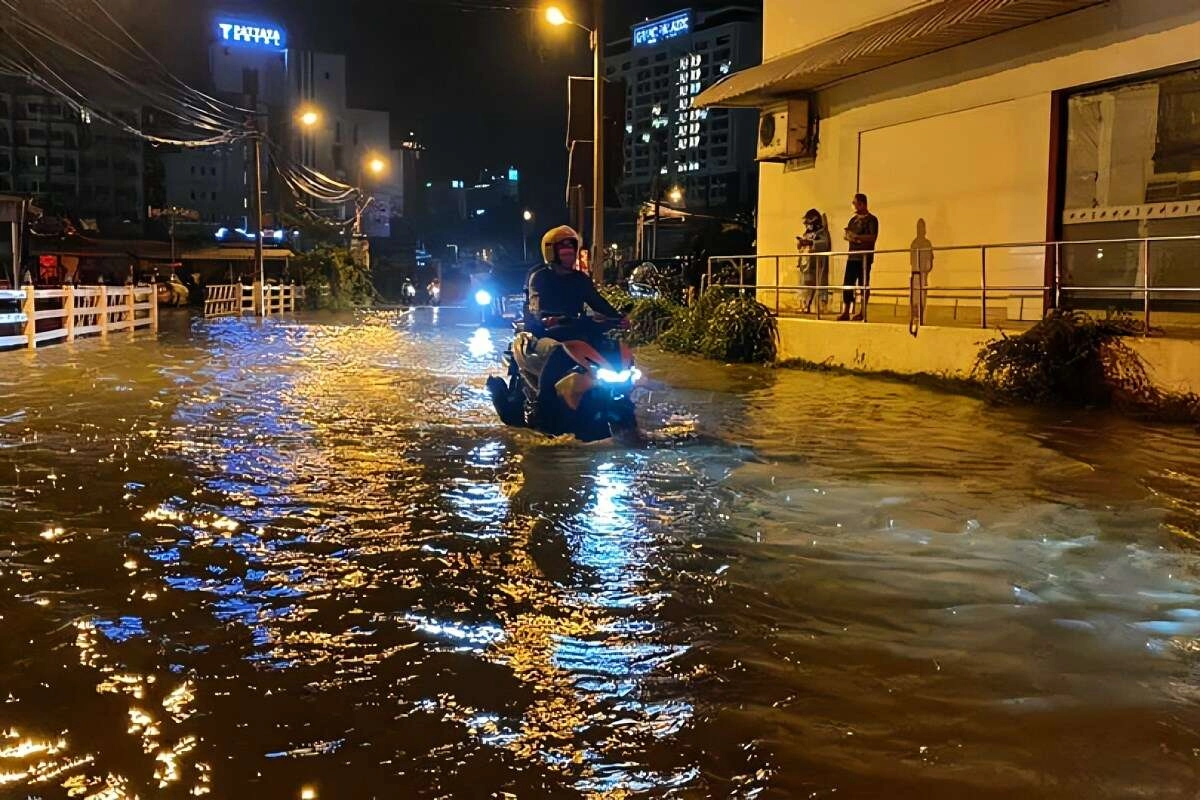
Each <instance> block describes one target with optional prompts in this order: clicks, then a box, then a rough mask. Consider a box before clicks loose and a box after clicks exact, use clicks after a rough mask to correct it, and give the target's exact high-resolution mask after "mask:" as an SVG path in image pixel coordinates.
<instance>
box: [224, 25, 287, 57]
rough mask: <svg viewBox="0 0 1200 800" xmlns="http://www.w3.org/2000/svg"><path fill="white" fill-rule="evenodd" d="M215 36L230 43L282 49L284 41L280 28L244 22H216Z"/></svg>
mask: <svg viewBox="0 0 1200 800" xmlns="http://www.w3.org/2000/svg"><path fill="white" fill-rule="evenodd" d="M217 38H218V39H220V40H221V41H222V42H229V43H231V44H248V45H256V46H258V47H269V48H271V49H273V50H282V49H283V47H284V43H285V41H286V40H285V38H284V35H283V29H282V28H273V27H271V26H269V25H251V24H248V23H245V22H222V21H218V22H217Z"/></svg>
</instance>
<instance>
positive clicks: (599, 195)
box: [546, 0, 604, 282]
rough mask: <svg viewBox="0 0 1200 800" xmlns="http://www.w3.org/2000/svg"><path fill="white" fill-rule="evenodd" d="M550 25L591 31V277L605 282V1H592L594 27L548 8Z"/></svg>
mask: <svg viewBox="0 0 1200 800" xmlns="http://www.w3.org/2000/svg"><path fill="white" fill-rule="evenodd" d="M546 21H547V22H549V23H550V24H551V25H568V24H570V25H574V26H575V27H577V28H581V29H583V30H585V31H587V32H588V41H589V44H590V46H591V48H592V247H591V254H592V278H593V280H596V281H597V282H600V281H603V279H604V0H592V25H593V26H594V27H591V28H589V27H587V26H586V25H580V24H579V23H578V22H576V21H575V20H573V19H571V18H569V17H568V16H567V15H566V14H564V13H563V12H562V10H561V9H559V8H558V7H557V6H549V7H548V8H547V9H546Z"/></svg>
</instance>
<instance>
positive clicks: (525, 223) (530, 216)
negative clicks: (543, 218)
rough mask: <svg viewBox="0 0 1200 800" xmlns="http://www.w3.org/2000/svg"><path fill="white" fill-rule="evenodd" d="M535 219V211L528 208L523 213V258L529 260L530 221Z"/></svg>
mask: <svg viewBox="0 0 1200 800" xmlns="http://www.w3.org/2000/svg"><path fill="white" fill-rule="evenodd" d="M532 221H533V212H532V211H530V210H529V209H528V208H527V209H525V211H524V213H522V214H521V260H522V261H526V262H528V261H529V223H530V222H532Z"/></svg>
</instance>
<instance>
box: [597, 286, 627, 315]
mask: <svg viewBox="0 0 1200 800" xmlns="http://www.w3.org/2000/svg"><path fill="white" fill-rule="evenodd" d="M596 288H597V291H599V292H600V296H601V297H603V298H604V299H605V300H607V301H608V302H609V303H611V304H612V307H613V308H615V309H617V310H618V311H620V310H621V309H622V308H625V307H626V306H628V305H630V304H631V303H632V302H633V296H632V295H630V294H629V292H627V291H625V290H624V289H622V288H621V287H620V286H616V285H613V284H605V285H604V286H598V287H596Z"/></svg>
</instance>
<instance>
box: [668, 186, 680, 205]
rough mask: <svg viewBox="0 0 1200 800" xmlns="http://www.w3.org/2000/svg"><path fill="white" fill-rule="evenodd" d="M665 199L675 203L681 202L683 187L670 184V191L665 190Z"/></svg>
mask: <svg viewBox="0 0 1200 800" xmlns="http://www.w3.org/2000/svg"><path fill="white" fill-rule="evenodd" d="M667 199H668V200H670V201H671V202H672V203H674V204H675V205H679V204H680V203H681V202H683V189H681V188H680V187H678V186H672V187H671V191H669V192H667Z"/></svg>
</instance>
